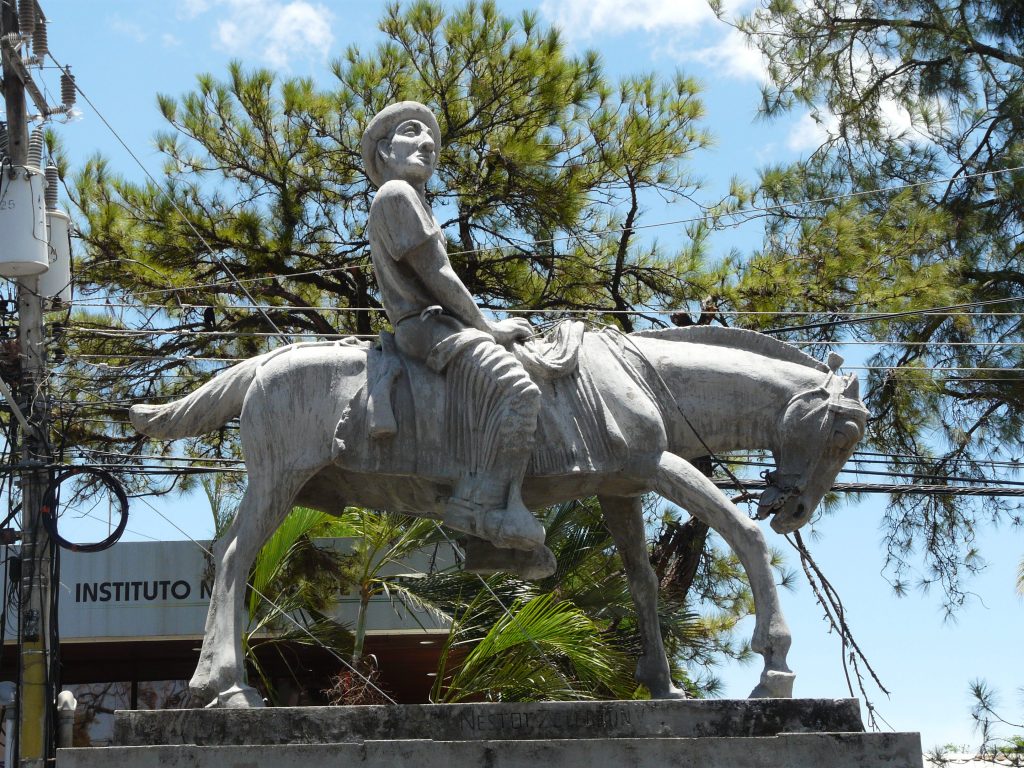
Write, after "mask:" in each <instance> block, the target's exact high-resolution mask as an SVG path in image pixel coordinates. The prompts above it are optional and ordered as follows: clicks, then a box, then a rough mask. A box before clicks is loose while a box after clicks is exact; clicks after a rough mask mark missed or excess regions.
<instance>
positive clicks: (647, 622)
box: [598, 496, 686, 699]
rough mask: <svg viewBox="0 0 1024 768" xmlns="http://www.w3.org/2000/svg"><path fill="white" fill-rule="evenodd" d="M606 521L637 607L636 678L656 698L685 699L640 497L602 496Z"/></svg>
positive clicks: (601, 500) (600, 497)
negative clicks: (668, 642)
mask: <svg viewBox="0 0 1024 768" xmlns="http://www.w3.org/2000/svg"><path fill="white" fill-rule="evenodd" d="M598 499H599V500H600V502H601V509H602V510H604V518H605V521H606V522H607V524H608V530H609V531H611V534H612V538H613V539H614V540H615V546H616V548H617V549H618V551H619V556H620V557H621V558H622V564H623V565H624V566H625V568H626V579H627V581H628V582H629V593H630V595H632V597H633V604H634V605H635V606H636V617H637V624H638V625H639V629H640V641H641V643H642V644H643V649H644V651H643V655H642V656H641V657H640V660H639V661H638V662H637V665H636V679H637V681H638V682H640V683H642V684H643V685H646V686H647V689H648V690H649V691H650V692H651V696H652V697H653V698H655V699H682V698H686V694H685V693H683V692H682V691H680V690H679V689H678V688H676V687H675V685H673V684H672V677H671V675H670V674H669V666H668V657H667V656H666V654H665V644H664V642H663V641H662V639H661V626H660V624H659V622H658V577H657V576H656V575H655V573H654V569H653V568H651V560H650V555H649V553H648V552H647V537H646V535H645V533H644V517H643V511H642V509H641V501H640V497H638V496H634V497H622V496H599V497H598Z"/></svg>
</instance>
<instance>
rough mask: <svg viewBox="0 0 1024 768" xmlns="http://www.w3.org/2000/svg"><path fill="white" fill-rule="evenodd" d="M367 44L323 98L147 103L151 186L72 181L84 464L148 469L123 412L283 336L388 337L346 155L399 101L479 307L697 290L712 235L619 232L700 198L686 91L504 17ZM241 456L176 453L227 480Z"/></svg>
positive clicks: (628, 301)
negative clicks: (432, 149)
mask: <svg viewBox="0 0 1024 768" xmlns="http://www.w3.org/2000/svg"><path fill="white" fill-rule="evenodd" d="M380 27H381V30H382V32H383V33H384V37H385V40H384V42H382V43H381V44H380V45H379V46H378V47H376V48H375V49H374V50H372V51H368V52H363V51H360V50H358V49H355V48H350V49H348V50H347V51H345V52H344V54H343V56H341V57H340V58H339V59H338V60H337V61H336V62H334V65H333V73H334V79H333V81H330V82H326V83H321V82H314V81H311V80H309V79H305V78H289V77H281V76H278V75H276V74H274V73H272V72H269V71H267V70H263V69H254V70H251V69H248V68H246V67H244V66H243V65H242V64H241V63H239V62H235V63H233V64H232V65H231V66H230V67H229V69H228V71H227V73H226V75H225V76H223V77H218V76H215V75H212V74H203V75H200V76H199V77H198V78H197V82H196V87H195V88H194V89H193V90H192V91H191V92H189V93H186V94H184V95H182V96H180V97H174V96H169V95H161V96H159V97H158V104H159V108H160V110H161V113H162V115H163V117H164V118H165V120H166V121H167V128H166V130H164V131H162V132H161V133H160V134H159V135H158V137H157V148H158V150H159V151H160V152H161V153H162V156H163V158H164V163H163V175H162V178H159V179H157V180H150V181H147V182H144V183H138V182H134V181H131V180H129V179H128V178H126V177H124V176H122V175H121V174H119V173H118V172H117V171H116V170H115V169H114V168H112V167H111V164H110V162H109V161H108V160H106V159H105V158H102V157H94V158H92V159H90V160H89V161H88V162H86V163H85V164H84V166H82V167H81V168H78V169H76V170H75V171H74V172H73V173H72V172H70V171H67V169H65V170H66V173H67V174H68V176H69V179H68V180H69V181H70V184H69V192H70V196H71V199H72V203H73V205H74V206H75V208H76V209H77V214H78V219H79V226H78V231H79V235H80V237H81V243H82V246H83V251H84V252H83V253H82V254H81V256H80V258H79V260H78V263H77V270H76V271H77V275H76V283H77V285H78V289H79V298H85V299H87V300H86V301H85V306H83V307H81V308H78V309H76V311H75V314H74V316H73V317H72V318H71V322H70V323H68V324H67V327H68V332H67V336H66V338H65V339H63V340H62V343H63V345H64V347H65V348H66V349H67V351H68V352H69V354H68V355H67V359H66V361H65V362H64V363H63V365H62V366H61V367H62V369H63V370H62V375H63V376H65V377H66V378H67V380H68V381H69V382H72V383H71V385H70V386H69V387H68V388H67V394H66V395H64V396H62V398H61V400H62V411H61V414H60V417H61V418H63V419H64V421H65V422H66V423H67V424H68V425H70V428H71V430H72V432H71V434H70V435H69V440H70V441H71V442H72V443H73V444H75V445H82V446H90V447H101V448H103V449H104V450H110V449H113V450H115V451H117V450H121V449H127V450H128V452H137V451H140V450H142V443H141V441H140V438H138V436H137V435H135V433H134V431H133V430H132V429H131V428H130V426H129V425H128V424H127V423H126V422H125V420H124V419H123V408H124V407H125V404H128V403H130V402H134V401H136V400H147V401H150V402H153V401H160V400H161V399H164V398H171V397H174V396H180V395H181V394H182V393H183V392H186V391H188V390H190V389H192V388H193V387H194V386H195V385H196V383H197V382H199V381H202V380H203V379H204V378H206V377H208V376H209V375H210V374H211V373H212V372H213V371H214V370H216V369H217V368H218V367H219V366H220V365H223V363H219V362H218V361H225V362H228V361H231V360H235V359H239V358H245V357H250V356H252V355H254V354H257V353H259V352H261V351H265V350H266V349H267V347H268V345H269V344H270V343H271V341H272V340H273V338H274V336H275V335H276V331H275V328H277V329H280V330H281V331H283V332H284V333H287V334H306V335H308V336H322V335H331V334H349V333H360V334H372V333H374V332H375V331H376V330H378V329H379V328H380V327H381V325H382V324H383V323H384V322H385V319H384V316H383V313H382V312H381V311H380V304H379V301H378V298H377V292H376V287H375V283H374V276H373V273H372V269H371V265H370V260H369V253H368V247H369V246H368V243H367V241H366V237H365V233H364V227H365V222H366V215H367V210H368V206H369V203H370V200H371V199H372V189H371V187H370V186H369V183H368V182H367V180H366V179H365V177H364V176H363V173H362V169H361V160H360V157H359V140H360V137H361V134H362V130H363V127H364V126H365V124H366V122H367V121H368V120H369V118H370V117H371V116H372V115H373V114H375V113H376V112H377V111H378V110H379V109H380V108H381V107H383V106H385V105H386V104H387V103H390V102H392V101H395V100H397V99H419V100H422V101H424V102H425V103H427V104H429V105H430V106H431V108H432V109H434V111H435V112H436V113H437V117H438V120H439V123H440V126H441V131H442V134H443V148H442V151H441V156H440V163H439V170H438V174H437V177H436V179H435V181H434V182H433V183H432V185H431V187H430V189H429V190H428V192H429V196H430V197H431V201H432V205H433V208H434V211H435V213H436V214H437V216H438V218H439V219H440V220H441V222H442V225H443V227H444V230H445V232H446V234H447V236H448V239H449V252H450V255H451V258H452V261H453V263H454V265H455V267H456V270H457V271H458V272H459V274H460V276H461V277H462V279H463V281H464V282H465V283H466V285H467V287H468V288H469V290H470V291H471V292H472V293H473V295H474V296H476V297H477V299H478V300H479V301H480V302H481V303H482V304H483V305H484V306H486V307H490V308H494V309H505V308H518V309H526V310H552V309H555V310H557V309H584V308H587V309H602V310H608V309H616V310H622V309H642V308H645V307H648V306H652V305H654V306H657V305H665V306H670V307H673V306H675V305H677V304H679V303H681V302H682V301H683V300H684V299H685V298H687V297H688V296H690V295H692V294H693V293H694V292H695V291H698V290H702V288H701V286H703V285H705V284H706V283H707V279H706V278H705V277H704V276H703V275H702V274H701V272H700V262H701V253H700V248H701V244H702V238H704V237H706V233H696V234H695V238H694V240H693V242H692V243H691V245H690V246H679V245H673V246H672V247H670V248H666V247H664V246H661V245H656V244H655V245H652V244H650V243H640V242H638V238H637V236H636V232H635V230H633V229H629V227H633V226H634V225H636V224H638V223H639V222H640V221H642V215H643V201H644V200H645V199H646V198H645V196H646V195H653V194H657V195H660V196H662V197H664V198H669V199H672V198H677V197H679V196H682V195H688V194H691V193H692V192H693V191H694V190H695V189H696V183H695V182H694V181H693V180H692V179H691V178H690V177H689V175H688V174H687V172H686V168H685V163H686V159H687V157H688V156H689V155H690V154H691V153H693V152H695V151H697V150H699V149H701V148H703V147H705V146H707V144H708V143H709V141H710V139H709V137H708V135H707V134H706V132H705V131H704V130H703V129H701V128H700V127H699V120H700V118H701V116H702V106H701V103H700V100H699V98H698V92H697V91H698V89H697V86H696V84H695V83H694V82H693V81H691V80H688V79H687V78H685V77H683V76H681V75H680V76H677V77H675V78H674V79H672V80H671V81H669V82H662V81H660V80H658V79H656V78H655V77H653V76H649V75H643V76H636V77H630V78H626V79H624V80H622V81H621V82H618V83H615V82H611V81H609V80H608V79H607V78H606V77H605V76H604V74H603V73H602V71H601V67H600V63H599V58H598V56H597V54H596V53H587V54H584V55H583V56H579V57H576V56H573V55H571V54H569V53H568V52H567V51H566V49H565V46H564V44H563V42H562V40H561V38H560V36H559V34H558V33H557V31H555V30H553V29H549V28H545V27H543V26H542V25H540V24H539V23H538V21H537V18H536V17H535V16H533V15H530V14H524V15H521V16H519V17H518V18H510V17H506V16H504V15H502V14H501V13H500V12H499V11H498V9H497V6H496V5H495V4H494V3H493V2H480V3H475V2H473V3H468V4H466V5H465V6H463V7H460V8H456V9H453V10H450V11H448V10H443V9H442V8H441V6H440V5H439V4H436V3H431V2H422V1H421V2H415V3H411V4H409V5H406V6H399V5H397V4H395V5H389V6H388V7H387V8H386V9H385V11H384V13H383V18H382V20H381V22H380ZM622 227H627V229H625V230H622V231H620V228H622ZM236 278H237V280H238V281H240V282H236ZM88 297H94V299H93V300H88ZM254 305H259V306H261V307H264V308H265V309H264V311H262V312H261V311H257V310H256V309H255V308H254ZM296 307H299V308H302V309H296ZM607 319H609V320H611V321H614V322H620V323H621V324H622V325H624V326H626V327H627V328H628V327H631V324H632V322H633V321H632V320H630V319H629V318H626V317H624V316H618V315H616V316H609V317H608V318H607ZM128 329H131V333H130V334H129V333H125V331H127V330H128ZM119 331H120V332H119ZM293 338H296V337H293ZM111 403H116V404H117V405H116V406H112V405H110V404H111ZM112 416H116V417H119V418H115V419H114V420H113V421H112V422H108V423H106V424H105V423H104V422H105V421H107V420H108V419H110V417H112ZM90 419H91V421H90ZM232 438H233V435H232V434H231V433H230V430H228V431H227V432H224V433H221V434H220V435H216V436H213V437H212V438H211V439H206V438H204V439H202V440H198V441H193V442H192V443H191V444H189V447H188V450H187V453H188V454H189V455H190V456H193V457H196V458H200V457H221V456H232V455H234V450H235V447H234V445H233V439H232ZM161 450H168V449H167V448H166V447H165V448H161ZM180 482H181V483H182V485H183V486H185V485H187V483H188V479H187V478H184V479H181V481H180ZM139 490H142V489H141V488H140V489H139Z"/></svg>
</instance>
